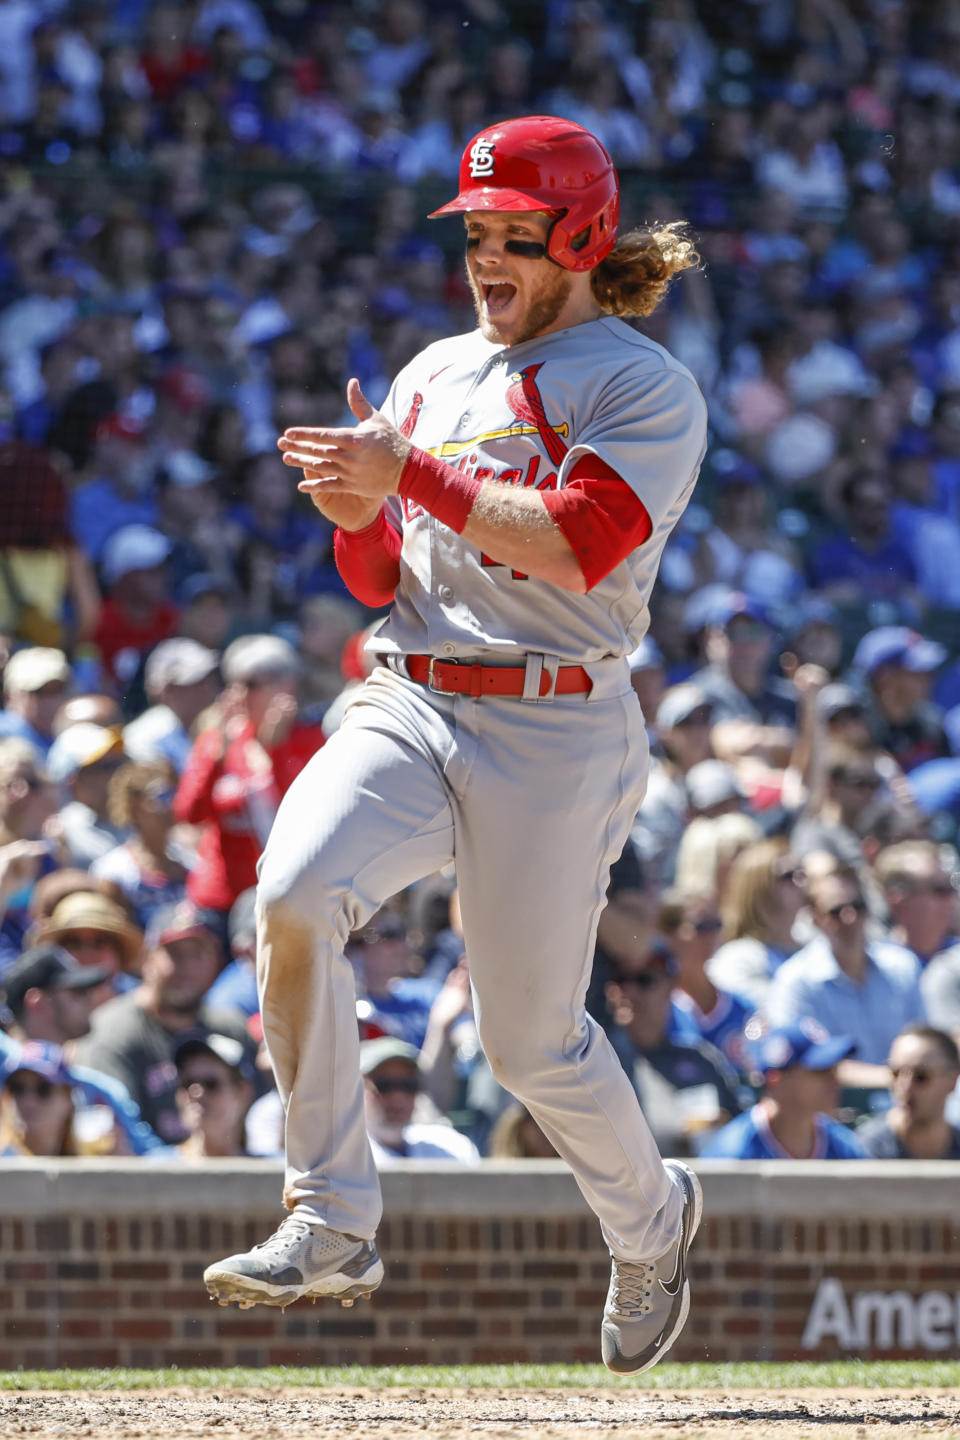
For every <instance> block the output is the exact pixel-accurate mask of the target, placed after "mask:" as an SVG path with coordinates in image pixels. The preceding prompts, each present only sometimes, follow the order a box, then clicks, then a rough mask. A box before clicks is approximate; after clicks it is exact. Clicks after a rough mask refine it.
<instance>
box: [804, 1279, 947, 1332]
mask: <svg viewBox="0 0 960 1440" xmlns="http://www.w3.org/2000/svg"><path fill="white" fill-rule="evenodd" d="M823 1340H835V1341H836V1342H837V1344H838V1345H839V1346H840V1349H841V1350H869V1349H873V1350H894V1349H896V1350H915V1349H918V1350H949V1349H950V1347H951V1346H952V1345H955V1344H956V1343H957V1342H958V1341H960V1294H958V1295H948V1294H947V1292H946V1291H945V1290H926V1291H924V1293H923V1294H922V1295H908V1294H907V1292H906V1291H905V1290H890V1291H884V1290H857V1291H855V1292H854V1294H853V1295H851V1296H850V1298H849V1300H848V1298H847V1296H846V1294H845V1293H844V1289H843V1286H842V1285H841V1283H840V1281H839V1280H837V1279H834V1278H832V1277H830V1276H827V1277H825V1278H824V1279H823V1280H821V1281H820V1284H819V1285H818V1286H817V1293H816V1295H815V1296H814V1297H813V1304H812V1305H811V1306H810V1314H809V1315H808V1316H807V1323H806V1325H805V1326H804V1327H803V1336H802V1338H801V1341H800V1343H801V1345H802V1346H803V1348H804V1350H815V1349H816V1348H817V1346H818V1345H819V1344H820V1343H821V1341H823Z"/></svg>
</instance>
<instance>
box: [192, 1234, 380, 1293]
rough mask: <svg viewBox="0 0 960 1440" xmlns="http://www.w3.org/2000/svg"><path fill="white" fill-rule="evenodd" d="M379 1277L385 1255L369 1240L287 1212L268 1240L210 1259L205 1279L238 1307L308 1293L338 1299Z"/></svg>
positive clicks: (368, 1288)
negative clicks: (250, 1248) (239, 1252)
mask: <svg viewBox="0 0 960 1440" xmlns="http://www.w3.org/2000/svg"><path fill="white" fill-rule="evenodd" d="M382 1279H383V1261H382V1260H381V1259H380V1256H379V1255H378V1254H377V1247H376V1245H375V1244H374V1243H373V1241H372V1240H360V1239H358V1238H357V1236H356V1235H342V1234H341V1233H340V1232H339V1231H338V1230H330V1229H328V1228H327V1227H326V1226H325V1225H308V1224H307V1222H306V1221H305V1220H300V1219H299V1218H298V1217H297V1216H295V1215H288V1216H287V1218H286V1219H285V1220H282V1221H281V1222H280V1225H279V1226H278V1228H277V1229H276V1230H275V1231H274V1233H273V1234H272V1235H271V1236H270V1238H269V1239H268V1240H264V1241H263V1242H262V1243H261V1244H260V1245H255V1246H254V1247H253V1249H252V1250H248V1251H246V1252H245V1253H244V1254H242V1255H230V1256H228V1257H227V1259H226V1260H219V1261H217V1263H216V1264H214V1265H209V1266H208V1267H207V1269H206V1270H205V1271H204V1272H203V1283H204V1284H205V1285H206V1287H207V1289H208V1291H209V1292H210V1294H211V1296H212V1297H213V1298H214V1299H215V1300H219V1301H220V1303H221V1305H224V1304H229V1303H230V1301H231V1300H234V1301H236V1302H237V1304H239V1305H240V1307H241V1309H244V1310H246V1309H249V1307H250V1306H251V1305H255V1304H257V1303H258V1302H259V1303H260V1304H261V1305H281V1306H286V1305H292V1304H293V1302H294V1300H299V1299H300V1298H301V1297H302V1296H304V1295H308V1296H310V1297H311V1298H312V1299H315V1298H317V1297H318V1296H323V1295H330V1296H333V1297H334V1298H335V1299H337V1300H339V1301H340V1303H341V1305H352V1304H353V1302H354V1301H355V1300H359V1299H362V1298H364V1297H365V1296H368V1295H371V1294H372V1293H373V1291H374V1290H376V1288H377V1286H378V1285H379V1284H380V1282H381V1281H382Z"/></svg>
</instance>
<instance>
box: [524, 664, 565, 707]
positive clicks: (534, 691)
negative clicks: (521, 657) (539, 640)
mask: <svg viewBox="0 0 960 1440" xmlns="http://www.w3.org/2000/svg"><path fill="white" fill-rule="evenodd" d="M559 669H560V656H559V655H540V654H531V655H528V656H527V663H526V666H525V667H524V672H523V694H522V695H521V696H520V699H521V701H524V700H525V701H528V702H533V703H534V704H539V703H540V702H542V701H544V700H553V699H554V697H555V696H556V693H557V671H558V670H559ZM544 671H546V673H547V677H548V679H549V681H550V684H549V686H548V687H547V692H546V694H545V695H541V694H540V682H541V679H542V677H543V673H544Z"/></svg>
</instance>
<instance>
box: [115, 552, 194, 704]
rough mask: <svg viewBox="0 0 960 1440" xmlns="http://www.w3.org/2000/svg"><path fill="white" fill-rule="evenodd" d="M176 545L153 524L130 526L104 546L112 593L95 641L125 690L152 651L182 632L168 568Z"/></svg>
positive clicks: (118, 683) (119, 687)
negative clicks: (169, 558) (161, 642)
mask: <svg viewBox="0 0 960 1440" xmlns="http://www.w3.org/2000/svg"><path fill="white" fill-rule="evenodd" d="M171 548H172V547H171V544H170V541H169V540H168V539H167V537H166V536H165V535H163V534H162V533H161V532H160V531H159V530H156V529H154V528H153V527H152V526H150V525H125V526H123V527H122V529H120V530H117V531H115V532H114V534H112V535H111V536H110V538H109V539H108V540H107V542H106V544H105V545H104V549H103V556H102V559H101V564H100V570H101V574H102V576H103V580H104V584H105V586H106V588H107V591H108V594H107V598H106V600H104V602H103V608H102V609H101V612H100V620H99V623H98V625H97V629H96V633H95V635H94V640H95V642H96V645H97V648H98V649H99V651H100V655H101V658H102V660H103V664H104V667H105V669H106V670H107V673H108V675H109V677H110V678H111V679H112V680H113V682H114V683H115V684H116V686H117V688H118V690H120V691H121V692H122V691H123V689H124V687H125V686H126V685H127V684H128V683H129V682H130V681H131V680H132V679H133V677H134V676H135V674H136V672H137V669H138V668H139V666H140V663H141V661H142V659H143V657H144V656H145V655H146V654H147V653H148V651H150V650H152V649H153V647H154V645H158V644H159V643H160V641H161V640H167V639H169V637H170V636H171V635H173V634H174V633H175V632H176V628H177V619H178V611H177V608H176V606H175V605H174V604H173V602H172V600H171V599H170V595H169V583H168V576H167V572H166V561H167V558H168V556H169V555H170V551H171Z"/></svg>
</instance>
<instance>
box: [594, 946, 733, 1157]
mask: <svg viewBox="0 0 960 1440" xmlns="http://www.w3.org/2000/svg"><path fill="white" fill-rule="evenodd" d="M676 973H677V963H676V961H675V960H674V958H673V955H672V953H671V952H670V950H669V949H668V947H667V945H666V942H665V941H664V940H663V939H662V938H660V937H659V936H654V937H653V939H652V940H650V941H648V943H647V944H646V946H644V948H643V950H642V951H641V953H640V954H639V955H638V956H637V957H636V959H635V960H634V961H633V963H631V964H618V965H616V966H614V967H611V971H610V978H609V980H608V981H607V985H606V999H607V1005H608V1007H609V1010H610V1013H611V1015H612V1018H613V1028H612V1029H611V1032H610V1038H611V1040H612V1042H613V1046H614V1049H615V1050H616V1051H617V1054H618V1055H619V1057H620V1061H621V1064H622V1065H623V1068H624V1070H626V1072H627V1074H628V1075H629V1076H630V1078H631V1081H632V1083H633V1086H634V1089H635V1090H636V1092H637V1095H638V1096H639V1099H640V1104H641V1106H642V1107H643V1113H644V1115H645V1116H646V1120H647V1123H648V1125H649V1126H650V1128H651V1130H652V1131H653V1134H654V1136H655V1138H656V1141H657V1144H658V1146H659V1147H660V1150H661V1152H662V1153H663V1154H665V1155H690V1154H696V1153H698V1152H699V1150H700V1148H701V1146H702V1144H703V1141H704V1138H705V1135H706V1133H707V1132H708V1131H709V1130H712V1129H714V1128H716V1127H717V1126H719V1125H722V1124H724V1123H725V1122H726V1121H727V1120H729V1119H731V1118H732V1117H733V1116H734V1115H736V1114H738V1113H739V1110H740V1102H739V1099H738V1093H737V1092H738V1080H737V1075H736V1071H735V1070H734V1069H733V1067H732V1066H731V1065H729V1064H728V1062H727V1061H726V1060H725V1059H724V1057H723V1055H722V1054H721V1053H720V1051H719V1050H717V1049H715V1048H714V1047H713V1046H712V1045H708V1044H707V1043H706V1042H705V1041H702V1040H691V1039H684V1040H675V1039H671V1038H670V1033H669V1032H670V1019H671V1005H670V997H671V991H672V989H673V986H674V984H675V982H676Z"/></svg>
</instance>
